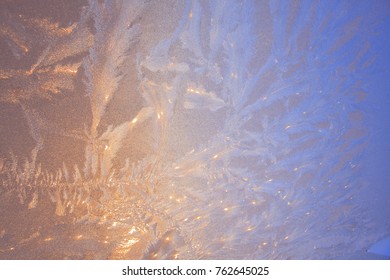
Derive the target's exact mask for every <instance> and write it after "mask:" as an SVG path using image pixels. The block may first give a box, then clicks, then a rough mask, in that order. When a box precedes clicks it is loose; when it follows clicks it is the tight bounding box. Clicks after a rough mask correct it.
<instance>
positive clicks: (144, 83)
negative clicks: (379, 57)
mask: <svg viewBox="0 0 390 280" xmlns="http://www.w3.org/2000/svg"><path fill="white" fill-rule="evenodd" d="M167 3H168V2H167ZM170 5H173V4H172V3H170V4H169V5H167V6H168V7H171V6H170ZM339 5H341V6H343V7H340V9H341V10H342V8H343V9H346V10H348V11H349V12H348V13H343V12H340V13H334V7H332V5H328V4H326V2H324V3H317V2H313V3H298V4H296V3H289V4H288V3H285V2H283V3H277V2H274V1H271V3H269V5H268V4H264V3H262V4H260V3H257V2H256V1H242V2H241V1H231V2H222V1H209V2H205V1H196V0H194V1H185V2H181V4H180V5H179V6H178V7H179V8H177V9H176V10H174V11H172V10H170V8H169V9H168V8H167V7H162V6H161V4H159V3H157V2H155V3H150V2H147V1H146V2H145V3H144V1H108V0H107V1H90V3H89V5H88V6H86V7H83V8H82V9H81V11H80V19H79V20H78V22H75V23H72V24H70V25H68V26H66V27H61V26H60V25H59V24H57V23H53V22H51V21H50V20H49V19H45V18H42V19H36V18H28V17H19V18H18V17H17V16H15V15H13V14H10V13H6V12H4V13H5V14H6V16H5V17H2V18H4V19H3V21H4V22H2V26H1V34H2V38H3V39H2V40H4V42H5V43H6V46H7V48H8V49H9V51H11V53H12V54H13V56H14V57H15V58H16V59H17V60H21V59H22V58H23V57H27V56H29V55H30V54H29V52H30V51H29V50H30V48H34V44H37V43H36V42H35V41H31V40H32V39H30V36H28V33H27V31H26V30H29V29H32V30H34V32H35V33H34V34H35V35H36V34H42V35H40V36H42V38H44V40H45V42H46V45H47V46H45V47H42V46H35V48H36V49H39V50H40V54H39V55H35V56H34V55H33V54H31V56H32V59H30V61H33V60H34V59H35V60H34V62H31V63H30V65H29V66H28V67H25V68H26V69H25V68H23V67H19V68H20V69H5V68H4V67H3V68H2V69H1V70H0V71H1V72H0V74H1V77H0V78H1V80H0V82H1V83H2V84H3V86H2V88H4V89H2V95H1V97H0V102H1V103H2V104H6V105H7V106H11V104H17V105H12V106H17V108H19V109H20V110H21V112H22V113H23V116H24V119H25V122H26V124H27V125H26V126H27V127H28V131H29V135H30V136H31V137H32V140H33V142H34V143H33V146H34V148H32V150H31V154H30V156H28V157H26V159H25V160H23V159H21V158H20V156H17V155H15V154H13V153H12V154H11V155H9V156H8V155H7V156H4V157H3V158H0V184H1V189H0V191H1V200H2V201H4V203H2V205H13V206H12V207H14V208H15V209H16V210H15V211H12V212H11V211H10V210H4V211H6V212H4V213H7V214H6V215H5V216H6V217H2V219H4V222H2V225H1V227H2V228H0V230H1V232H2V234H1V239H0V240H1V243H0V256H1V257H2V258H76V259H80V258H82V259H85V258H95V259H99V258H113V259H117V258H121V259H123V258H132V259H133V258H146V259H193V258H195V259H199V258H200V259H203V258H204V259H226V258H235V259H306V258H309V259H315V258H320V259H332V258H341V257H350V256H354V255H355V254H358V253H361V252H362V251H363V250H364V249H365V248H367V246H368V245H369V244H370V242H372V241H374V240H376V239H377V238H378V233H376V232H374V231H373V230H372V228H371V227H370V226H371V224H370V219H369V217H367V216H365V215H364V214H362V213H364V210H363V208H362V205H359V204H358V203H356V202H355V200H354V195H356V194H358V192H359V189H360V188H361V187H362V186H363V183H362V178H361V177H360V176H359V170H360V169H361V166H362V159H363V154H364V148H365V145H366V134H367V129H366V128H365V126H364V114H363V112H362V110H361V109H360V105H359V104H360V102H361V101H362V95H363V94H362V92H364V88H363V86H362V85H361V83H360V82H359V79H360V78H359V77H364V76H365V75H369V74H370V71H371V67H372V63H373V62H372V61H371V59H372V55H371V54H370V52H369V46H368V45H367V44H362V42H366V41H367V40H368V39H370V36H374V35H372V31H371V30H372V29H373V28H374V22H373V19H372V18H371V17H370V16H366V17H362V16H361V15H364V14H365V13H366V12H367V11H368V10H369V8H368V7H365V5H366V4H364V3H360V4H359V5H355V4H354V5H352V6H351V4H349V3H348V2H347V1H346V2H342V3H341V4H339ZM344 6H345V7H344ZM349 6H351V7H349ZM172 7H173V6H172ZM160 9H161V10H162V11H168V12H169V13H172V15H173V16H172V17H169V18H166V17H165V16H164V17H161V18H158V16H157V15H156V14H154V13H153V11H159V10H160ZM164 9H165V10H164ZM166 9H168V10H166ZM150 11H152V12H150ZM160 21H163V23H164V24H160ZM22 29H23V30H22ZM363 29H364V30H366V31H367V32H363V31H362V30H363ZM37 36H38V35H37ZM31 38H33V36H31ZM338 60H340V61H342V63H341V64H340V63H337V61H338ZM336 65H337V68H336ZM351 73H352V75H351ZM36 77H38V78H36ZM15 83H18V84H19V86H18V87H15ZM57 95H58V96H59V97H57V98H60V99H59V100H60V101H58V102H64V104H66V103H65V101H66V102H70V101H69V100H76V99H77V98H80V100H82V102H81V103H80V104H78V109H77V110H80V111H82V112H84V113H82V114H81V115H80V116H81V118H79V119H78V124H77V125H76V127H75V128H72V129H70V128H69V126H66V125H62V124H63V122H64V121H63V119H60V120H58V119H55V118H54V119H53V120H50V117H45V112H46V111H45V110H43V109H40V108H41V107H40V105H39V102H46V103H43V104H45V106H46V107H48V108H50V106H54V105H53V104H54V103H55V102H56V101H55V99H54V100H53V96H57ZM42 100H45V101H42ZM64 100H65V101H64ZM77 100H78V99H77ZM127 101H129V102H128V103H126V102H127ZM123 103H125V105H123ZM41 104H42V103H41ZM61 104H62V103H61ZM126 106H127V107H126ZM118 108H128V109H125V110H122V111H121V110H119V109H118ZM40 110H41V111H42V112H40ZM64 110H65V112H66V110H67V108H65V109H64ZM46 114H47V115H50V114H49V113H48V112H46ZM65 117H66V115H65ZM80 124H81V126H80ZM53 139H61V141H65V142H66V141H68V142H70V143H77V145H81V146H82V147H83V154H84V159H83V162H80V161H77V160H74V161H73V162H72V163H71V165H70V166H73V167H72V168H69V160H68V161H67V163H65V162H62V163H61V165H60V166H56V168H57V171H56V172H51V171H49V170H46V169H44V168H43V167H42V164H44V163H45V162H46V160H45V158H49V159H50V155H48V153H49V152H50V145H54V144H50V141H52V142H53V143H56V142H55V140H53ZM58 141H59V140H58ZM72 141H73V142H72ZM47 143H49V144H47ZM61 143H62V142H61ZM75 145H76V144H75ZM55 148H56V150H55V152H56V153H57V152H59V151H61V149H64V148H63V147H62V146H61V145H59V144H58V146H56V147H55ZM46 150H47V151H46ZM75 158H77V157H75ZM40 161H42V164H41V162H40ZM46 165H47V163H46ZM1 207H2V208H3V207H7V206H1ZM4 209H6V208H4ZM15 219H16V220H18V221H20V223H19V224H21V225H23V226H22V227H23V228H22V229H20V228H16V227H15V225H14V224H13V222H12V221H14V220H15Z"/></svg>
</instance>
